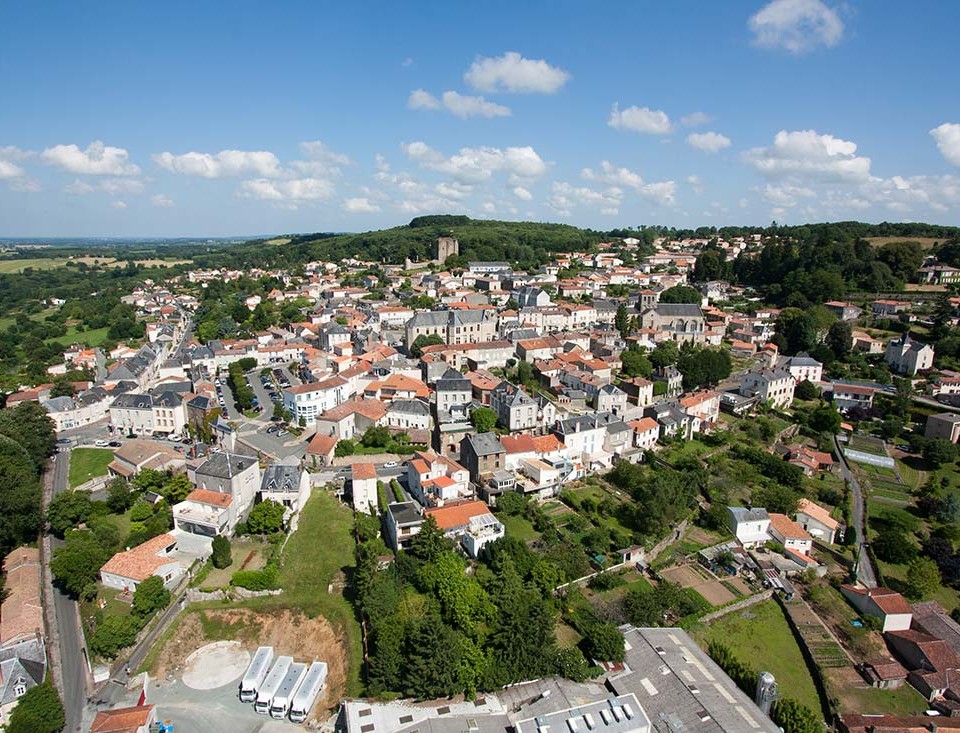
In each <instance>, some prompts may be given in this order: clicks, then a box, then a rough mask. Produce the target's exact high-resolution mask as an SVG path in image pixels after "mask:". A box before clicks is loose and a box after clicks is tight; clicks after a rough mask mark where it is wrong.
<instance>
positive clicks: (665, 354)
mask: <svg viewBox="0 0 960 733" xmlns="http://www.w3.org/2000/svg"><path fill="white" fill-rule="evenodd" d="M679 358H680V348H679V347H678V346H677V342H676V341H664V342H663V343H661V344H658V345H657V348H655V349H654V350H653V353H651V354H650V363H651V364H653V366H654V367H656V368H657V369H662V368H663V367H667V366H671V365H673V364H676V363H677V359H679Z"/></svg>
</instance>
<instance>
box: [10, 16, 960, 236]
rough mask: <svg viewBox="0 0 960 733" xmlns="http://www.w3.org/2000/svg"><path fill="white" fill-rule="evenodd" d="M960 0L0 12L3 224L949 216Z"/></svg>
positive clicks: (246, 225)
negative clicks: (447, 216) (463, 217)
mask: <svg viewBox="0 0 960 733" xmlns="http://www.w3.org/2000/svg"><path fill="white" fill-rule="evenodd" d="M957 27H960V3H957V2H944V1H943V0H912V1H911V2H909V3H906V2H903V1H902V0H897V1H896V2H894V1H892V0H724V1H723V2H707V1H705V0H669V2H664V1H663V0H656V1H654V0H634V1H633V2H626V1H618V0H611V2H603V3H587V2H574V1H573V0H559V1H558V0H550V1H542V2H541V1H539V0H525V2H521V3H518V2H516V1H515V0H513V1H512V2H501V1H500V0H489V1H485V2H476V3H466V2H451V3H434V2H431V3H427V2H421V1H418V0H408V1H407V2H386V1H384V2H364V1H362V0H353V1H352V2H349V3H333V2H315V1H314V2H293V1H292V0H291V1H289V2H275V3H267V2H247V1H246V0H234V1H232V2H229V3H227V2H220V3H215V2H203V3H198V2H177V1H176V0H167V1H165V2H163V3H136V2H134V3H131V2H109V1H103V2H97V3H75V2H35V1H34V0H29V1H26V2H23V1H21V0H6V1H5V2H3V3H0V237H2V236H9V237H34V236H36V237H42V236H48V237H54V236H68V237H69V236H131V237H132V236H144V237H150V236H157V237H164V236H169V237H174V236H211V237H212V236H236V235H255V234H274V233H292V232H316V231H365V230H370V229H379V228H385V227H391V226H396V225H398V224H403V223H406V222H408V221H409V220H410V219H411V218H412V217H414V216H418V215H426V214H438V213H454V214H467V215H469V216H472V217H476V218H492V219H509V220H534V221H558V222H566V223H570V224H575V225H578V226H586V227H591V228H595V229H600V230H609V229H613V228H619V227H635V226H640V225H650V224H664V225H670V226H678V227H696V226H702V225H708V226H709V225H713V226H722V225H747V224H751V225H766V224H769V223H770V222H771V221H772V220H776V221H778V222H780V223H790V224H793V223H803V222H810V221H836V220H847V219H857V220H861V221H873V222H880V221H927V222H932V223H940V224H960V216H958V214H960V44H957V43H956V37H955V36H956V28H957Z"/></svg>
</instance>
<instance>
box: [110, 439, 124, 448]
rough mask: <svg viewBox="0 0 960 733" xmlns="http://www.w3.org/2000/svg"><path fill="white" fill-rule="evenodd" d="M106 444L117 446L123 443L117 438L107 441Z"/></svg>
mask: <svg viewBox="0 0 960 733" xmlns="http://www.w3.org/2000/svg"><path fill="white" fill-rule="evenodd" d="M107 445H109V446H110V447H111V448H119V447H120V446H121V445H123V443H121V442H120V441H119V440H111V441H110V442H109V443H107Z"/></svg>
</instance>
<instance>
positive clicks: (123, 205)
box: [110, 201, 127, 210]
mask: <svg viewBox="0 0 960 733" xmlns="http://www.w3.org/2000/svg"><path fill="white" fill-rule="evenodd" d="M110 205H111V206H112V207H113V208H115V209H121V210H122V209H125V208H127V202H126V201H111V202H110Z"/></svg>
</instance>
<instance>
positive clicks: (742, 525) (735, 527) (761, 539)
mask: <svg viewBox="0 0 960 733" xmlns="http://www.w3.org/2000/svg"><path fill="white" fill-rule="evenodd" d="M727 526H728V527H729V528H730V531H731V532H733V534H734V536H736V538H737V539H738V540H739V541H740V544H741V545H743V546H744V547H747V548H750V547H761V546H763V545H764V544H765V543H766V542H767V541H768V540H769V539H770V515H768V514H767V510H766V509H763V508H761V507H756V508H749V507H742V506H728V507H727Z"/></svg>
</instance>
